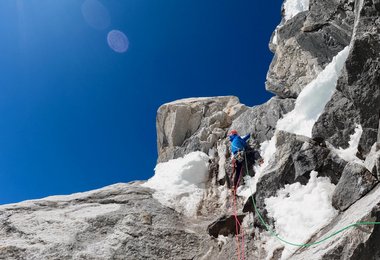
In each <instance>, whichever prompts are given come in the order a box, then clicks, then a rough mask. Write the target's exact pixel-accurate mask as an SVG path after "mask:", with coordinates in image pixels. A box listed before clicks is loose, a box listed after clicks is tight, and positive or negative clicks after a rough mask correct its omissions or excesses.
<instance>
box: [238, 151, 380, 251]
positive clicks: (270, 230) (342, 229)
mask: <svg viewBox="0 0 380 260" xmlns="http://www.w3.org/2000/svg"><path fill="white" fill-rule="evenodd" d="M244 156H245V158H244V160H245V172H246V175H248V164H247V155H246V153H244ZM248 186H249V189H250V190H251V196H250V197H251V198H252V203H253V206H254V208H255V212H256V213H257V215H258V216H259V219H260V222H261V223H262V224H263V225H264V226H265V228H266V229H267V231H268V232H269V233H270V234H271V235H272V236H273V237H275V238H277V239H278V240H280V241H281V242H283V243H285V244H288V245H292V246H298V247H310V246H313V245H318V244H321V243H322V242H325V241H326V240H328V239H330V238H332V237H334V236H336V235H338V234H339V233H341V232H343V231H345V230H346V229H349V228H351V227H356V226H368V225H380V222H356V223H353V224H350V225H348V226H346V227H344V228H341V229H339V230H338V231H336V232H334V233H332V234H330V235H328V236H327V237H325V238H323V239H321V240H319V241H316V242H313V243H306V244H302V243H292V242H289V241H287V240H286V239H284V238H281V237H280V236H279V235H278V234H276V232H274V230H273V229H271V228H270V226H269V225H268V224H267V223H266V222H265V220H264V218H263V216H262V215H261V214H260V212H259V210H258V208H257V206H256V202H255V199H254V198H253V192H252V187H251V186H250V185H248Z"/></svg>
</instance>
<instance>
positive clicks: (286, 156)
mask: <svg viewBox="0 0 380 260" xmlns="http://www.w3.org/2000/svg"><path fill="white" fill-rule="evenodd" d="M346 164H347V162H346V161H345V160H343V159H341V158H340V157H339V156H338V155H337V154H335V152H334V151H331V150H330V149H328V148H327V147H326V146H325V145H324V144H323V143H318V142H316V141H315V140H312V139H310V138H308V137H306V136H301V135H295V134H292V133H288V132H285V131H278V132H277V133H276V152H275V154H274V156H273V157H272V160H271V161H270V162H269V166H268V167H267V168H266V169H265V170H264V172H263V173H262V174H263V176H262V177H261V178H260V179H259V181H258V183H257V192H256V194H255V200H256V203H257V207H258V209H259V210H260V211H261V212H263V215H264V216H265V217H266V209H265V199H266V198H269V197H271V196H275V195H276V193H277V191H278V190H279V189H281V188H283V187H284V186H285V185H287V184H292V183H295V182H300V183H302V184H306V183H307V182H308V180H309V178H310V172H311V171H317V172H318V176H326V177H329V178H330V180H331V182H332V183H334V184H337V183H338V182H339V180H340V179H341V176H342V172H343V171H344V169H345V166H346ZM367 192H368V190H367ZM251 204H252V201H251V199H248V200H247V202H246V204H245V206H244V210H243V211H244V212H247V211H251V212H253V213H254V209H253V207H252V205H251ZM267 220H269V219H267Z"/></svg>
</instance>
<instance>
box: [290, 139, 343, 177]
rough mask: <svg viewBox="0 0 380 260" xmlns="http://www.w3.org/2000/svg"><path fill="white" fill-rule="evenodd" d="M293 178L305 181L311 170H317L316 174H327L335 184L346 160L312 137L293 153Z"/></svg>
mask: <svg viewBox="0 0 380 260" xmlns="http://www.w3.org/2000/svg"><path fill="white" fill-rule="evenodd" d="M293 162H294V168H295V180H297V181H299V182H301V183H304V184H305V183H306V182H307V180H308V179H309V177H310V175H309V174H310V172H311V171H317V172H318V176H327V177H329V178H330V181H331V182H332V183H334V184H337V183H338V181H339V179H340V177H341V175H342V172H343V169H344V167H345V166H346V164H347V162H346V161H345V160H343V159H341V158H340V157H339V156H338V155H337V154H336V153H335V152H334V151H331V150H330V149H328V148H327V147H326V145H324V143H318V142H316V141H314V140H312V139H309V140H308V141H307V142H305V143H303V145H302V147H301V148H300V150H299V151H297V152H295V153H294V155H293Z"/></svg>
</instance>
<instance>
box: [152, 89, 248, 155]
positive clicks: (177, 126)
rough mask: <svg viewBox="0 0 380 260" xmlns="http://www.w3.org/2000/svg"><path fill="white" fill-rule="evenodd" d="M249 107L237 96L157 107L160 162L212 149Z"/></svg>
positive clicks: (176, 102) (188, 100)
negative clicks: (241, 102)
mask: <svg viewBox="0 0 380 260" xmlns="http://www.w3.org/2000/svg"><path fill="white" fill-rule="evenodd" d="M246 109H247V107H246V106H244V105H243V104H240V102H239V99H238V98H237V97H233V96H225V97H210V98H190V99H181V100H178V101H174V102H171V103H167V104H164V105H162V106H161V107H160V108H159V109H158V111H157V119H156V127H157V147H158V162H165V161H168V160H170V159H175V158H178V157H182V156H183V155H185V154H187V153H189V152H192V151H202V152H205V153H208V151H209V150H210V149H211V148H212V147H213V146H214V145H215V144H216V142H217V141H218V140H219V139H220V138H224V137H225V135H226V130H227V128H228V127H229V126H230V125H231V123H232V121H233V120H234V119H235V118H236V117H238V116H239V115H240V114H241V113H242V112H244V111H245V110H246Z"/></svg>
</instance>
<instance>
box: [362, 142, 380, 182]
mask: <svg viewBox="0 0 380 260" xmlns="http://www.w3.org/2000/svg"><path fill="white" fill-rule="evenodd" d="M364 165H365V167H366V168H367V169H368V170H369V171H370V172H371V173H372V175H373V176H375V177H377V179H378V180H380V143H379V142H377V143H374V144H373V146H372V148H371V151H370V153H369V154H368V156H367V158H366V159H365V162H364Z"/></svg>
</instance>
